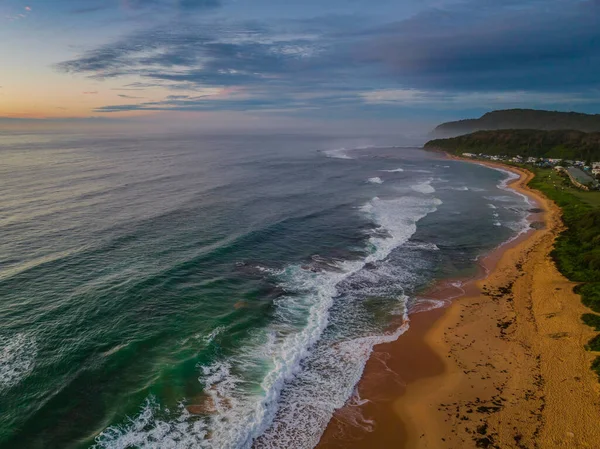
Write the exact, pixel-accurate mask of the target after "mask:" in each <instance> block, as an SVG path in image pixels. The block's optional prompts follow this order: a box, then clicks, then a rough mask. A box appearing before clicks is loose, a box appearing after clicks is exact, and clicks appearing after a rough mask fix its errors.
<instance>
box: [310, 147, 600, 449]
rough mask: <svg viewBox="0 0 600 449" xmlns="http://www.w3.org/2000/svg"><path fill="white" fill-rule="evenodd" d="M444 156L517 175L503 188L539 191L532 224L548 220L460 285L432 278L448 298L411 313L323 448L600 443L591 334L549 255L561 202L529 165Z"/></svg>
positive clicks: (378, 352) (380, 350) (437, 292)
mask: <svg viewBox="0 0 600 449" xmlns="http://www.w3.org/2000/svg"><path fill="white" fill-rule="evenodd" d="M449 157H450V158H452V159H458V160H464V161H466V162H471V163H479V164H481V165H486V166H489V167H491V168H495V169H501V170H504V171H511V172H513V173H516V174H518V175H519V178H518V179H514V180H512V181H511V182H509V183H508V184H507V187H508V188H510V189H512V190H514V191H516V192H518V193H520V194H523V195H526V196H527V197H528V198H530V199H533V200H534V202H535V203H536V204H537V207H539V208H540V209H542V210H543V211H544V212H543V213H542V216H541V217H534V218H532V217H531V216H530V222H533V221H534V219H535V221H542V222H543V223H544V225H545V226H544V227H543V228H542V229H533V228H532V229H530V230H528V231H526V232H524V233H522V234H521V235H519V236H517V237H516V238H514V239H512V240H509V241H507V242H504V243H502V244H501V245H499V246H498V247H497V248H496V249H494V250H493V251H491V252H490V253H489V254H487V255H485V256H483V257H482V258H480V260H479V261H478V262H479V264H480V266H481V267H482V273H481V275H479V276H475V277H474V278H472V279H468V280H466V282H465V283H464V285H463V286H462V289H463V291H462V292H457V288H456V286H455V285H453V284H452V282H451V281H448V280H447V281H442V282H440V283H438V284H436V285H435V286H434V288H433V291H432V293H433V295H428V297H430V296H433V297H434V299H443V300H446V301H447V302H449V305H448V306H447V307H444V308H441V309H435V310H431V311H426V312H419V313H413V314H412V315H411V316H410V328H409V330H408V331H407V332H406V333H405V334H403V335H402V338H399V339H398V340H396V341H394V342H391V343H385V344H382V345H378V346H376V347H375V348H374V350H373V353H372V355H371V357H370V359H369V361H368V363H367V365H366V367H365V370H364V373H363V376H362V379H361V381H360V382H359V384H358V386H357V393H358V397H359V398H360V400H356V398H355V399H354V401H350V402H349V403H348V404H347V405H346V406H344V407H342V408H341V409H340V410H338V411H337V412H336V413H335V414H334V417H333V418H332V420H331V422H330V423H329V425H328V427H327V430H326V431H325V433H324V435H323V437H322V439H321V442H320V443H319V445H318V446H317V447H319V448H366V447H392V446H393V447H397V448H406V449H413V448H468V447H489V448H494V447H501V448H513V447H514V448H524V447H540V448H555V447H600V430H596V427H597V417H598V416H600V415H599V413H600V404H599V401H598V393H600V387H599V384H598V381H597V379H596V377H595V375H594V374H593V372H592V371H591V370H590V369H589V366H590V363H591V360H592V359H593V355H591V354H590V353H589V352H586V351H585V350H584V344H585V342H587V340H588V339H589V338H590V337H591V336H593V335H594V332H593V331H592V330H591V329H590V328H588V327H587V326H584V325H583V324H582V323H581V322H580V319H579V317H580V316H581V314H582V313H584V312H585V311H586V309H585V307H584V306H583V305H582V304H581V302H580V298H579V296H578V295H576V294H574V293H573V292H572V287H573V286H574V284H573V283H571V282H569V281H568V280H567V279H565V278H564V277H562V275H561V274H560V273H559V272H558V271H557V269H556V267H555V266H554V263H553V262H552V261H551V260H550V258H549V253H550V251H551V249H552V246H553V243H554V239H555V237H556V236H557V235H558V233H559V232H560V231H561V229H562V222H561V219H560V209H559V208H558V206H556V205H555V204H554V203H553V202H552V201H550V200H548V199H547V198H546V197H544V196H543V195H542V194H541V193H539V192H537V191H533V190H531V189H529V188H528V187H527V183H528V182H529V180H530V179H531V178H532V177H533V174H532V173H530V172H528V171H525V170H521V169H518V168H515V167H510V166H506V165H504V164H500V163H494V162H488V161H473V160H469V159H463V158H459V157H455V156H449ZM457 293H460V294H459V295H457ZM449 298H452V300H451V301H449ZM557 357H558V359H557ZM574 394H575V396H576V397H577V400H573V398H574V397H575V396H574ZM565 402H568V403H571V404H573V405H571V406H566V405H565ZM565 408H566V409H567V410H565Z"/></svg>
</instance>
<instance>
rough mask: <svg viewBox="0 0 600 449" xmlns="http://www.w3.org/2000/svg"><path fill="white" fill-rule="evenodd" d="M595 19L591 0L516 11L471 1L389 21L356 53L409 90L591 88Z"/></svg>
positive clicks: (598, 58) (597, 10)
mask: <svg viewBox="0 0 600 449" xmlns="http://www.w3.org/2000/svg"><path fill="white" fill-rule="evenodd" d="M478 3H479V6H480V7H479V8H477V5H478ZM483 6H485V7H483ZM599 16H600V2H596V1H580V0H575V1H563V0H547V1H545V2H543V3H540V2H538V1H529V2H520V3H519V4H518V7H517V4H516V2H515V4H512V2H508V4H504V5H503V6H494V5H493V4H489V3H487V2H475V1H471V2H468V3H465V4H462V5H461V6H455V7H454V8H452V9H443V10H433V11H429V12H428V13H423V14H419V15H417V16H415V17H413V18H412V19H410V20H407V21H404V22H399V23H395V24H391V25H390V26H388V27H387V28H384V29H382V30H380V33H379V36H377V37H376V38H375V39H373V40H372V41H370V42H367V43H365V44H364V45H362V46H361V48H360V50H359V51H360V53H361V56H362V59H361V60H362V61H363V62H364V63H366V64H379V65H381V67H382V70H384V71H385V72H386V73H387V74H388V75H389V76H394V77H396V78H398V79H402V80H403V81H404V82H406V83H409V84H410V85H411V86H413V87H417V86H418V87H427V88H431V87H435V88H438V89H439V88H443V89H465V90H475V91H479V90H482V89H492V90H505V89H506V90H515V89H533V90H541V89H550V90H555V89H559V90H563V89H581V88H586V87H596V86H598V77H597V76H596V75H595V73H597V71H598V70H599V69H600V45H598V43H599V42H600V27H599V26H598V17H599Z"/></svg>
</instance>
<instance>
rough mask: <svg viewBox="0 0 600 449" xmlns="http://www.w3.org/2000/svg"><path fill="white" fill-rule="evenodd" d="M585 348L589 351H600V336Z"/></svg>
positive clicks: (589, 342)
mask: <svg viewBox="0 0 600 449" xmlns="http://www.w3.org/2000/svg"><path fill="white" fill-rule="evenodd" d="M585 347H586V349H587V350H588V351H600V334H598V335H596V336H595V337H594V338H592V339H591V340H590V341H588V344H587V345H586V346H585Z"/></svg>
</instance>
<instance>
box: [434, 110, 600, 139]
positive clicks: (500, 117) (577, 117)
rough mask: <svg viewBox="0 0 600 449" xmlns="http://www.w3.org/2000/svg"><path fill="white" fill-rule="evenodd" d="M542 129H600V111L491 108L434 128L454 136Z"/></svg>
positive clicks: (445, 135)
mask: <svg viewBox="0 0 600 449" xmlns="http://www.w3.org/2000/svg"><path fill="white" fill-rule="evenodd" d="M498 129H531V130H533V129H539V130H546V131H551V130H565V129H569V130H577V131H584V132H588V133H589V132H600V114H581V113H578V112H557V111H540V110H535V109H506V110H500V111H492V112H488V113H487V114H484V115H483V116H481V117H480V118H478V119H468V120H459V121H456V122H447V123H442V124H441V125H439V126H438V127H436V128H435V129H434V130H433V133H432V134H433V137H454V136H459V135H462V134H469V133H472V132H475V131H481V130H498Z"/></svg>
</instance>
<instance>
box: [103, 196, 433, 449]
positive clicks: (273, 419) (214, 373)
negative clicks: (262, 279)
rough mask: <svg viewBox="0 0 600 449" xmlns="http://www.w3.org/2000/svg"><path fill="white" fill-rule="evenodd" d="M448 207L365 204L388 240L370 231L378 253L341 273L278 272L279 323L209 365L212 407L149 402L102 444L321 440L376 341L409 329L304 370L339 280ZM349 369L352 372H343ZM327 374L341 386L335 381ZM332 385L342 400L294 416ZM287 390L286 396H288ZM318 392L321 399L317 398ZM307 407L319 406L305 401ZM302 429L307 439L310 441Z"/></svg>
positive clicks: (354, 343) (341, 350)
mask: <svg viewBox="0 0 600 449" xmlns="http://www.w3.org/2000/svg"><path fill="white" fill-rule="evenodd" d="M439 204H441V202H440V201H439V200H437V199H434V198H422V197H421V198H416V197H410V196H408V197H402V198H398V199H394V200H381V199H379V198H374V199H373V200H371V201H370V202H369V203H367V204H365V205H364V206H363V207H362V208H361V211H362V212H363V213H365V214H367V215H369V216H370V217H371V218H372V219H373V221H374V222H375V223H376V224H377V225H379V226H380V228H382V229H385V230H386V235H387V237H381V236H376V235H374V236H371V237H370V238H369V245H370V246H371V252H370V254H369V255H368V256H367V257H365V258H364V259H363V260H362V261H345V262H340V263H338V268H339V270H335V271H322V272H313V271H311V270H306V269H303V268H302V267H300V266H296V265H294V266H288V267H287V268H286V269H284V270H282V271H280V272H277V273H275V275H276V276H277V278H278V279H280V285H281V286H282V287H283V288H284V290H286V291H288V292H291V293H292V294H289V295H284V296H283V297H281V298H278V299H277V300H276V303H275V305H276V318H277V319H276V320H275V322H274V323H272V325H270V326H269V327H268V328H267V329H266V332H264V333H263V334H262V335H257V336H256V338H255V340H254V341H251V342H250V343H249V344H248V347H247V348H246V351H245V352H244V353H243V354H239V355H237V356H234V357H231V358H229V359H228V360H217V361H215V362H214V363H213V364H212V365H209V366H203V367H201V369H202V376H201V381H202V383H203V384H204V391H205V394H206V396H207V397H208V398H209V399H208V400H207V401H205V406H206V407H207V408H209V409H210V410H209V411H210V413H207V414H206V416H194V417H193V419H192V416H191V415H190V413H189V412H188V411H187V410H186V409H185V407H184V406H183V404H182V405H181V407H180V408H179V409H178V410H177V411H176V413H174V414H173V413H171V414H168V413H167V414H166V416H167V417H166V418H165V417H164V416H165V410H164V409H161V408H160V406H159V405H158V404H157V403H156V402H155V401H153V400H151V399H149V400H148V401H147V403H146V404H145V405H144V407H143V409H142V411H141V413H140V414H139V415H138V416H136V417H135V418H132V419H130V421H129V423H128V424H125V425H121V426H111V427H109V428H108V429H106V430H105V431H104V432H103V433H102V434H100V435H99V437H98V438H97V439H96V446H95V447H97V448H111V449H117V448H118V449H123V448H127V447H156V448H159V447H160V448H163V447H170V448H191V447H197V448H209V447H223V448H250V447H251V446H252V444H253V442H254V441H255V440H256V444H257V445H258V446H257V447H265V448H276V447H281V448H283V447H290V446H289V445H288V443H290V444H292V442H293V447H295V448H298V449H301V448H310V447H312V446H314V444H315V441H318V438H320V435H321V434H322V432H323V431H324V429H325V426H326V425H327V422H328V421H329V419H330V417H331V414H332V413H333V411H334V410H335V409H336V408H338V407H341V406H342V405H343V404H344V403H345V401H346V400H347V398H348V397H349V396H350V395H351V394H352V390H353V388H354V386H355V384H356V383H357V382H358V380H359V379H360V377H361V375H362V371H363V369H364V364H365V363H366V361H367V360H368V357H369V355H370V352H371V350H372V347H373V346H374V345H375V344H377V343H381V342H385V341H392V340H394V339H396V338H398V336H399V335H401V333H403V332H404V331H405V330H406V326H408V322H407V321H405V324H404V325H403V326H402V327H400V328H399V329H398V330H397V331H396V332H393V333H390V334H384V335H376V336H369V337H364V338H359V339H353V340H349V341H345V342H339V344H337V345H335V346H333V347H325V348H321V350H322V351H325V353H324V354H323V355H324V356H326V357H323V358H320V360H323V361H324V362H323V363H325V361H327V360H329V362H330V364H329V365H328V366H327V369H329V370H330V373H331V372H334V373H336V374H337V375H334V376H324V377H323V376H320V374H319V372H318V370H316V371H315V370H313V371H302V368H301V361H302V360H303V359H305V358H306V357H307V356H308V355H309V353H310V350H311V348H312V347H313V346H314V345H315V343H316V342H317V341H319V339H320V338H321V335H322V333H323V331H324V330H325V328H326V327H327V325H328V322H329V310H330V308H331V306H332V304H333V301H334V298H335V297H336V296H337V294H338V291H337V286H338V285H339V283H340V282H341V281H342V280H344V279H346V278H348V277H349V276H351V275H352V274H354V273H357V272H358V271H359V270H361V269H362V268H363V267H364V266H365V265H366V264H367V263H372V262H375V261H380V260H383V259H385V258H386V257H387V256H388V255H389V254H390V253H391V251H392V250H393V249H394V248H396V247H398V246H400V245H402V244H403V243H405V242H406V241H407V240H408V239H409V238H410V236H411V235H413V234H414V232H415V231H416V223H417V221H418V220H420V219H421V218H423V217H424V216H426V215H427V214H429V213H431V212H433V211H435V210H436V207H437V206H438V205H439ZM405 318H406V317H405ZM298 329H300V330H298ZM344 360H345V362H344V363H341V361H344ZM329 362H328V363H329ZM338 362H340V363H338ZM264 364H267V365H269V366H270V369H269V370H268V372H267V373H266V375H265V376H264V377H263V379H262V381H261V382H260V384H259V386H260V389H259V391H258V392H255V393H249V391H248V390H246V391H245V393H244V392H242V390H243V388H244V386H245V385H248V378H249V377H250V376H249V374H248V373H244V370H245V369H248V370H250V371H251V370H252V369H255V368H256V367H257V366H262V365H264ZM342 365H343V366H344V369H343V370H342V371H343V372H339V370H340V366H342ZM323 368H325V367H323ZM300 373H302V374H303V376H304V377H303V379H304V380H306V379H308V380H310V379H312V383H310V382H309V384H305V385H304V388H308V390H307V389H299V390H293V389H292V390H289V389H288V390H285V389H284V388H285V385H286V383H287V382H289V381H291V380H292V379H295V378H297V376H298V375H299V374H300ZM319 376H320V377H319ZM327 379H329V381H331V382H335V385H327V382H325V381H327ZM309 385H310V387H309ZM324 387H327V388H329V389H332V390H333V391H335V392H336V393H337V394H336V395H335V397H331V398H329V399H330V400H328V401H325V402H324V403H321V404H320V406H319V407H317V408H318V409H314V407H313V408H312V409H310V410H308V409H307V410H305V411H310V412H312V413H308V414H306V413H303V414H302V417H304V418H306V419H305V421H302V420H300V419H298V418H296V419H290V416H292V417H293V416H294V414H295V411H297V407H299V406H300V405H299V404H300V403H299V402H298V401H295V402H294V401H292V402H290V401H289V399H290V397H293V396H294V395H298V397H299V398H304V400H306V398H307V397H311V398H312V397H314V399H315V400H316V401H317V402H318V400H319V397H322V395H323V393H325V392H326V391H325V390H324V389H323V388H324ZM311 388H312V390H311ZM252 390H254V391H256V389H255V388H251V389H250V391H252ZM284 391H285V392H286V393H285V394H286V396H285V397H284V398H283V400H282V393H283V392H284ZM311 391H312V392H313V393H314V395H313V396H311V395H310V394H309V393H311ZM310 402H311V403H313V402H314V401H310ZM303 405H304V406H307V407H312V406H311V405H310V404H307V403H306V402H304V403H303ZM161 416H162V417H161ZM298 435H302V440H301V441H299V440H298V439H297V437H298Z"/></svg>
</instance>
